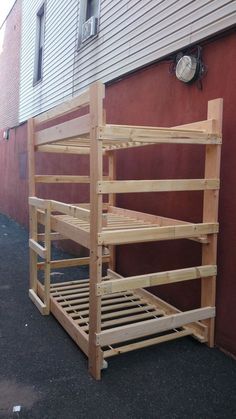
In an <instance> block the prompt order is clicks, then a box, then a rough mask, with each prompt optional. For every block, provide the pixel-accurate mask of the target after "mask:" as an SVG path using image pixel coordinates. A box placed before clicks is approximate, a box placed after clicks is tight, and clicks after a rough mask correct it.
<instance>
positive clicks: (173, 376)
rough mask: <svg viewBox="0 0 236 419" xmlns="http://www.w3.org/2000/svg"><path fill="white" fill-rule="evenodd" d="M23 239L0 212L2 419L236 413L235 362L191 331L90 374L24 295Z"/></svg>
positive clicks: (205, 418) (200, 417) (190, 418)
mask: <svg viewBox="0 0 236 419" xmlns="http://www.w3.org/2000/svg"><path fill="white" fill-rule="evenodd" d="M27 241H28V233H27V231H26V230H25V229H23V228H22V227H20V226H19V225H18V224H16V223H15V222H14V221H12V220H10V219H8V218H7V217H5V216H2V215H0V249H1V256H0V418H1V419H2V418H3V419H7V418H12V417H19V418H30V419H80V418H96V419H97V418H98V419H99V418H101V419H103V418H107V419H110V418H114V419H116V418H117V419H119V418H122V419H125V418H130V419H132V418H134V419H136V418H145V419H146V418H160V419H167V418H170V419H172V418H181V419H184V418H186V419H194V418H196V419H210V418H220V419H223V418H228V419H233V418H236V362H235V361H234V360H233V359H232V358H230V357H227V356H226V355H224V353H222V352H220V351H219V350H218V349H209V348H207V347H206V346H205V345H201V344H199V343H198V342H196V341H194V340H192V339H191V338H184V339H182V340H177V341H174V342H169V343H165V344H161V345H157V346H156V347H151V348H147V349H143V350H140V351H136V352H132V353H129V354H125V355H120V356H118V357H115V358H113V359H111V360H110V361H109V368H108V370H106V371H105V372H103V378H102V381H101V382H96V381H94V380H93V379H92V378H91V377H90V376H89V375H88V372H87V360H86V358H85V356H84V355H83V354H82V352H80V350H79V349H78V347H77V346H76V345H75V344H74V342H73V341H72V340H71V339H70V337H69V336H68V335H67V334H66V332H65V331H64V330H63V328H62V327H61V326H60V325H59V324H58V322H57V321H56V320H55V319H54V318H53V317H52V316H47V317H43V316H41V315H40V313H39V312H38V310H37V309H36V307H35V306H34V305H33V304H32V303H31V301H30V300H29V298H28V296H27V288H28V244H27ZM84 274H85V272H84V271H83V270H82V271H81V270H80V271H79V272H78V271H77V270H75V269H74V270H73V272H72V275H73V278H75V277H76V278H78V277H81V276H84ZM61 277H62V278H63V280H64V278H65V276H64V275H63V276H61ZM53 278H54V277H53ZM18 405H20V406H22V407H21V411H20V412H19V413H14V415H13V413H12V411H13V407H14V406H18Z"/></svg>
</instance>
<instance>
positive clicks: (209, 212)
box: [201, 99, 223, 347]
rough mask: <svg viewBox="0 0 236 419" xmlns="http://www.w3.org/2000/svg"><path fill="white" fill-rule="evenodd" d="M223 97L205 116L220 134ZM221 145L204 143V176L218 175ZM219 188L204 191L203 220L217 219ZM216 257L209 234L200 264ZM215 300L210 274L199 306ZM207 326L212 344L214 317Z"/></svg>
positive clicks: (212, 103) (212, 261) (210, 105)
mask: <svg viewBox="0 0 236 419" xmlns="http://www.w3.org/2000/svg"><path fill="white" fill-rule="evenodd" d="M222 116H223V99H215V100H211V101H209V102H208V112H207V118H208V119H213V133H214V134H216V135H218V136H221V135H222ZM220 158H221V145H220V144H216V145H206V154H205V178H212V179H213V178H215V179H217V178H219V177H220ZM218 204H219V190H206V191H204V198H203V222H204V223H208V222H212V223H215V222H217V221H218ZM216 259H217V234H212V235H210V236H209V243H208V244H203V245H202V264H203V265H216ZM215 300H216V277H215V276H210V277H208V278H203V279H202V280H201V306H202V307H206V306H211V307H212V306H215ZM204 324H206V325H207V326H208V338H207V344H208V346H210V347H213V346H214V327H215V319H214V318H211V319H208V320H205V321H204Z"/></svg>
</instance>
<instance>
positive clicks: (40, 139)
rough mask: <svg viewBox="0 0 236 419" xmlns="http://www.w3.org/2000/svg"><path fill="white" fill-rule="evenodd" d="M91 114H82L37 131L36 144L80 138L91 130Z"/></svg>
mask: <svg viewBox="0 0 236 419" xmlns="http://www.w3.org/2000/svg"><path fill="white" fill-rule="evenodd" d="M89 124H90V117H89V115H84V116H80V117H78V118H75V119H71V120H70V121H66V122H63V123H62V124H58V125H54V126H53V127H51V128H46V129H43V130H41V131H37V132H36V133H35V145H36V146H39V145H43V144H50V143H53V142H55V141H61V140H65V139H69V138H76V137H77V138H78V137H79V136H80V135H83V134H87V133H88V132H89V126H90V125H89Z"/></svg>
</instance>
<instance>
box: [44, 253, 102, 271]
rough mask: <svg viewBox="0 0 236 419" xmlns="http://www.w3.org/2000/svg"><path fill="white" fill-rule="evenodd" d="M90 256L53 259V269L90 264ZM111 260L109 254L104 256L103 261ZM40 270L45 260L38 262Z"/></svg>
mask: <svg viewBox="0 0 236 419" xmlns="http://www.w3.org/2000/svg"><path fill="white" fill-rule="evenodd" d="M89 262H90V258H89V257H87V258H86V257H85V258H73V259H61V260H51V262H50V264H51V269H60V268H69V267H73V266H84V265H89ZM108 262H109V255H105V256H103V257H102V263H108ZM37 267H38V270H42V269H44V262H39V263H37Z"/></svg>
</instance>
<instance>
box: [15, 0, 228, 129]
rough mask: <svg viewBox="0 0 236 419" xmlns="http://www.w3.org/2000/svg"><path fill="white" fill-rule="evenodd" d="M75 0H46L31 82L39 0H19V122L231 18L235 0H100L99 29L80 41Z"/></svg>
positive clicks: (219, 27)
mask: <svg viewBox="0 0 236 419" xmlns="http://www.w3.org/2000/svg"><path fill="white" fill-rule="evenodd" d="M80 1H81V0H47V1H46V27H45V48H44V63H43V80H42V81H41V83H39V84H37V85H35V86H33V72H34V56H35V37H36V13H37V11H38V9H39V8H40V6H41V4H42V0H23V13H22V15H23V18H22V26H23V28H22V48H21V83H20V121H21V122H22V121H24V120H25V119H27V118H28V117H29V116H32V115H36V114H39V113H40V112H43V111H45V110H47V109H49V108H51V107H52V106H54V105H56V104H58V103H60V102H61V101H63V100H65V99H67V98H69V97H71V96H73V95H75V94H77V93H78V92H79V91H81V90H84V89H85V88H86V87H87V86H88V85H89V84H90V83H91V82H93V81H95V80H98V79H101V80H103V81H104V82H108V81H111V80H113V79H114V78H117V77H120V76H122V75H124V74H126V73H128V72H130V71H134V70H136V69H138V68H140V67H142V66H145V65H147V64H149V63H151V62H153V61H156V60H158V59H161V58H162V57H164V56H166V55H168V54H171V53H173V52H175V51H177V50H179V49H181V48H186V47H187V46H189V45H191V44H193V43H196V42H199V41H201V40H202V39H204V38H206V37H209V36H211V35H213V34H215V33H217V32H219V31H221V30H224V29H226V28H228V27H230V26H232V25H234V24H236V0H129V1H127V0H100V17H99V34H98V36H97V37H96V38H94V39H91V41H90V42H88V43H86V44H85V45H82V46H81V47H80V48H79V49H77V39H78V22H79V5H80Z"/></svg>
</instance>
